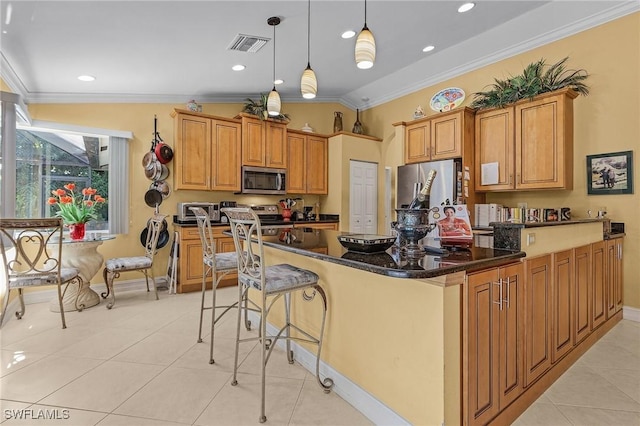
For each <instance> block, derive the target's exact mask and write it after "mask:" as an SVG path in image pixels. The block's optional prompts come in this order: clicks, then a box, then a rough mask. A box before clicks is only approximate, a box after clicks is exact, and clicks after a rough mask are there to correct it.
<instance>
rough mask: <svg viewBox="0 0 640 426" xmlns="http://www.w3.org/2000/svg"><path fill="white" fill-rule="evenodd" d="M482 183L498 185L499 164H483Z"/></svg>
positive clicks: (481, 169) (481, 170)
mask: <svg viewBox="0 0 640 426" xmlns="http://www.w3.org/2000/svg"><path fill="white" fill-rule="evenodd" d="M480 183H481V184H482V185H496V184H497V183H498V163H483V164H482V166H481V168H480Z"/></svg>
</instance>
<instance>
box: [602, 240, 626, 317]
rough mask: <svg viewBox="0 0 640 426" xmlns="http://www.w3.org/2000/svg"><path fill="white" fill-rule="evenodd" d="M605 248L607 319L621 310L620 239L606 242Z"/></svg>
mask: <svg viewBox="0 0 640 426" xmlns="http://www.w3.org/2000/svg"><path fill="white" fill-rule="evenodd" d="M606 247H607V287H606V288H607V318H611V317H612V316H614V315H615V314H616V313H617V312H618V311H619V310H620V309H622V238H617V239H614V240H608V241H607V243H606Z"/></svg>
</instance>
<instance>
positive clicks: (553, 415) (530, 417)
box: [513, 402, 572, 426]
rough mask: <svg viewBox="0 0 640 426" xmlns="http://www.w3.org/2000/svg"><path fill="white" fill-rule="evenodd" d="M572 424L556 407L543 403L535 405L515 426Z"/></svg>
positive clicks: (561, 425)
mask: <svg viewBox="0 0 640 426" xmlns="http://www.w3.org/2000/svg"><path fill="white" fill-rule="evenodd" d="M571 424H572V423H571V422H570V421H569V420H568V419H567V418H566V417H564V416H563V415H562V413H561V412H560V410H558V408H557V407H556V406H555V405H553V404H546V403H541V402H535V403H533V404H532V405H531V406H530V407H529V408H528V409H527V411H525V412H524V413H522V415H521V416H520V417H518V418H517V419H516V421H515V422H513V426H552V425H553V426H565V425H566V426H571Z"/></svg>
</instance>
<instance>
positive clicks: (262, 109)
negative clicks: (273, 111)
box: [242, 93, 289, 120]
mask: <svg viewBox="0 0 640 426" xmlns="http://www.w3.org/2000/svg"><path fill="white" fill-rule="evenodd" d="M268 98H269V94H268V93H260V99H259V100H258V101H254V100H253V99H251V98H247V99H245V104H244V108H242V112H246V113H247V114H251V115H257V116H258V117H260V120H265V119H267V118H273V119H274V120H288V119H289V115H288V114H278V115H269V114H268V112H267V99H268Z"/></svg>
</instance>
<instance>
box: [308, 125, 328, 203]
mask: <svg viewBox="0 0 640 426" xmlns="http://www.w3.org/2000/svg"><path fill="white" fill-rule="evenodd" d="M328 145H329V143H328V141H327V138H321V137H317V136H307V145H306V151H307V152H306V156H307V159H306V165H307V170H306V175H307V194H328V193H329V175H328V162H329V150H328Z"/></svg>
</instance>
